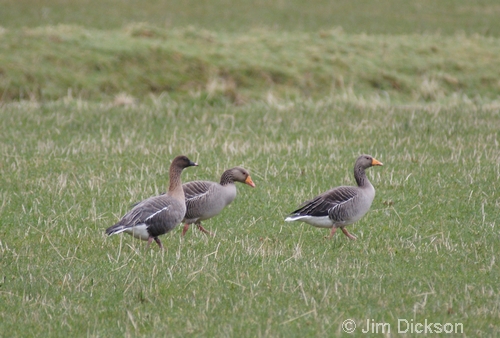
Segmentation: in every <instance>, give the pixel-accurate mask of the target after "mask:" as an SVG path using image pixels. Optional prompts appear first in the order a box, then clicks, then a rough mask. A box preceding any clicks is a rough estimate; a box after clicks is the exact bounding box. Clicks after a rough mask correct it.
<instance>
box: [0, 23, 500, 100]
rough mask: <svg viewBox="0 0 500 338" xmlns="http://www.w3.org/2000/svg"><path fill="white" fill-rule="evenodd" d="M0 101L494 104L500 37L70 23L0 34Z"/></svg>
mask: <svg viewBox="0 0 500 338" xmlns="http://www.w3.org/2000/svg"><path fill="white" fill-rule="evenodd" d="M0 36H1V37H2V39H1V40H0V47H1V48H0V74H1V75H2V76H1V77H0V95H1V96H0V97H1V98H2V100H3V101H13V100H19V99H24V100H37V101H40V100H43V101H47V100H48V101H52V100H57V99H61V98H63V97H67V96H73V97H78V98H81V99H85V100H93V101H95V100H107V101H110V100H113V99H114V97H116V96H118V95H120V96H124V95H125V96H128V97H130V98H133V99H135V100H139V101H144V100H148V98H149V95H150V94H151V95H154V96H158V95H161V94H163V93H168V95H169V96H170V97H172V98H174V99H176V100H180V101H185V100H195V101H198V100H199V99H205V100H206V101H209V102H212V103H220V102H223V103H224V102H228V103H232V104H233V103H234V104H237V105H242V104H247V103H250V102H252V101H255V100H257V101H260V100H265V99H267V98H268V97H269V95H271V96H274V97H278V98H280V99H295V98H310V99H314V100H316V99H321V98H323V97H325V96H345V95H352V94H353V95H355V96H358V97H364V98H366V99H369V100H374V99H378V100H385V101H389V102H396V103H401V102H429V101H436V102H440V101H442V100H445V99H446V98H449V97H453V96H459V97H460V96H464V95H465V96H467V97H469V98H471V99H475V98H480V100H486V99H489V100H494V99H497V98H498V93H499V92H500V81H499V79H500V58H499V57H498V55H500V39H499V38H492V37H483V36H465V35H455V36H444V37H443V36H440V35H399V36H389V35H374V36H373V35H356V34H346V33H344V32H343V31H341V30H328V31H320V32H316V33H294V34H290V33H286V32H273V31H269V30H260V31H254V32H249V33H242V34H235V33H217V32H213V31H207V30H203V29H194V28H178V29H172V30H166V29H160V28H157V27H154V26H151V25H146V24H137V25H131V26H128V27H126V28H124V29H122V30H117V31H102V30H95V29H86V28H82V27H75V26H56V27H41V28H34V29H8V30H5V31H4V32H3V33H0Z"/></svg>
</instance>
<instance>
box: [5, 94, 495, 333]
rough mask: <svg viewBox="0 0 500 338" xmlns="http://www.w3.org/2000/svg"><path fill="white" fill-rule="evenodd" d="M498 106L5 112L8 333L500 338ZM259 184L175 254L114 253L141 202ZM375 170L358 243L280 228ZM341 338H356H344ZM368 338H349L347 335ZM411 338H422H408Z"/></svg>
mask: <svg viewBox="0 0 500 338" xmlns="http://www.w3.org/2000/svg"><path fill="white" fill-rule="evenodd" d="M498 109H499V108H498V105H496V106H495V104H485V105H477V104H474V103H472V102H470V101H468V102H465V101H457V102H455V103H454V104H448V105H443V104H427V105H417V106H410V105H406V106H400V107H395V106H391V105H387V104H385V103H383V102H379V103H378V104H373V103H369V102H366V101H363V100H356V99H352V100H345V101H343V102H340V101H315V102H311V101H291V100H290V101H286V102H279V101H275V102H274V103H272V102H270V103H267V104H265V103H253V104H249V105H246V106H244V107H229V106H228V107H226V108H217V107H213V106H212V107H210V106H207V105H205V104H202V103H198V104H194V103H189V104H188V103H185V104H178V103H175V102H173V101H171V100H168V99H166V98H159V99H158V100H157V101H155V103H154V104H148V105H136V106H127V107H116V106H113V105H111V104H96V103H89V102H85V101H80V100H74V99H69V98H66V100H65V101H61V102H55V103H37V102H31V103H30V102H23V103H12V104H8V105H4V106H3V107H2V109H1V110H0V127H1V129H2V133H1V134H0V155H1V156H2V158H3V160H2V162H1V163H0V187H2V190H1V197H2V199H1V203H0V220H1V221H0V222H1V226H0V264H1V269H0V317H1V318H0V332H2V333H4V334H5V333H8V335H9V336H12V337H15V336H27V335H37V334H38V333H40V332H44V333H46V334H47V335H50V336H54V337H57V336H61V337H62V336H68V335H72V336H95V337H97V336H164V335H168V336H175V337H180V336H227V337H234V336H241V337H257V336H267V337H269V336H287V337H304V336H325V337H326V336H332V335H342V334H343V331H342V329H341V323H342V322H343V321H344V320H346V319H349V318H350V319H353V320H354V321H355V322H356V323H357V325H358V331H356V332H357V335H359V336H361V335H362V334H361V333H360V331H359V330H361V329H363V328H364V329H366V327H365V322H366V320H367V319H373V320H374V321H377V322H387V323H390V325H391V328H392V334H394V333H395V332H396V330H397V323H398V319H401V318H402V319H407V320H408V321H411V320H412V319H413V320H414V322H424V320H425V319H427V320H428V321H432V322H438V323H443V324H444V323H462V324H463V328H464V334H463V336H484V337H490V336H495V335H498V334H499V332H498V326H497V325H495V324H494V323H496V322H497V321H498V319H499V317H500V309H499V307H498V304H499V299H500V289H499V286H498V279H499V278H500V276H499V271H500V270H499V269H498V262H499V261H500V259H499V257H498V250H497V248H498V246H499V245H500V243H499V236H498V216H497V212H496V211H497V209H498V206H499V203H500V202H499V199H498V194H497V191H498V189H499V186H498V180H497V178H498V175H499V172H500V160H499V148H498V130H499V128H500V125H499V121H500V119H499V118H498V117H499V113H498V112H499V110H498ZM180 153H184V154H187V155H189V156H190V157H192V158H193V159H194V160H196V161H197V162H199V163H200V167H198V168H190V169H189V170H186V172H185V173H184V174H183V179H184V180H186V181H188V180H193V179H211V180H216V179H217V178H218V176H219V175H220V173H221V172H222V171H223V170H224V168H228V167H230V166H234V165H242V166H244V167H246V168H248V169H249V170H250V171H251V173H252V177H253V178H254V181H255V183H256V184H257V187H256V188H255V189H250V188H248V187H246V186H243V185H240V186H239V187H238V188H239V195H238V197H237V199H236V201H235V202H234V203H233V204H232V205H231V206H230V207H229V208H228V209H227V210H225V211H224V212H223V214H222V215H220V216H219V217H218V218H216V219H213V220H210V221H207V222H206V223H205V226H206V227H207V229H208V230H210V231H214V232H216V236H215V237H207V236H205V235H204V234H202V233H201V232H199V231H196V230H194V229H192V230H190V232H189V233H188V234H187V236H186V238H185V239H181V236H180V232H181V229H180V228H178V229H176V230H175V231H173V232H172V233H171V234H168V235H166V236H164V238H163V242H164V244H165V246H166V251H165V252H161V251H159V250H158V248H156V247H154V246H153V247H151V248H149V249H148V248H146V245H145V243H144V242H140V241H137V240H134V239H133V238H131V237H130V236H125V235H123V236H115V237H110V238H106V236H105V235H104V229H105V228H106V227H107V226H109V225H111V224H113V223H114V222H115V221H116V220H117V219H118V217H119V216H120V215H122V214H123V213H124V212H125V211H126V210H127V208H128V207H129V205H130V204H131V203H133V202H135V201H138V200H140V199H143V198H146V197H148V196H151V195H154V194H157V193H159V192H161V191H164V189H165V186H166V183H167V178H166V171H167V168H168V166H169V163H170V160H171V159H172V158H173V157H174V156H175V155H177V154H180ZM360 153H371V154H372V155H374V156H376V158H378V159H379V160H381V161H382V162H384V167H377V168H371V169H370V170H369V177H370V179H371V180H372V182H373V184H374V186H375V188H376V190H377V196H376V198H375V201H374V204H373V207H372V210H371V211H370V213H369V214H368V215H367V216H366V217H365V218H364V219H363V220H361V221H360V222H359V223H358V224H356V225H354V226H352V227H351V229H350V231H351V232H352V233H353V234H355V235H357V236H358V240H357V241H349V240H348V239H347V238H345V236H343V235H342V234H341V233H339V234H337V235H336V237H335V238H334V239H333V240H328V239H325V238H324V237H325V236H326V235H327V234H328V231H327V230H321V229H316V228H312V227H310V226H308V225H301V224H289V223H285V222H284V221H283V218H284V216H285V215H286V213H287V212H289V211H291V210H293V208H294V207H295V206H297V205H298V204H299V203H300V202H302V201H303V200H305V199H307V198H309V197H311V196H313V195H315V194H317V193H319V192H321V191H324V190H326V189H328V188H330V187H332V186H336V185H339V184H352V183H353V178H352V165H353V162H354V159H355V158H356V156H357V155H358V154H360ZM345 336H348V335H347V334H345ZM355 336H356V334H355ZM410 336H412V335H410Z"/></svg>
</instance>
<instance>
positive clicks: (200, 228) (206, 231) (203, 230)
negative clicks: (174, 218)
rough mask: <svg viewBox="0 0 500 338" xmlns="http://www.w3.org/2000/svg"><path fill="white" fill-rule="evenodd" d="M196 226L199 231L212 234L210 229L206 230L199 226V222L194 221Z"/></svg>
mask: <svg viewBox="0 0 500 338" xmlns="http://www.w3.org/2000/svg"><path fill="white" fill-rule="evenodd" d="M195 224H196V225H197V226H198V229H199V230H200V231H201V232H204V233H206V234H207V235H209V236H213V235H214V234H212V233H211V232H210V231H208V230H207V229H205V228H204V227H202V226H201V222H196V223H195Z"/></svg>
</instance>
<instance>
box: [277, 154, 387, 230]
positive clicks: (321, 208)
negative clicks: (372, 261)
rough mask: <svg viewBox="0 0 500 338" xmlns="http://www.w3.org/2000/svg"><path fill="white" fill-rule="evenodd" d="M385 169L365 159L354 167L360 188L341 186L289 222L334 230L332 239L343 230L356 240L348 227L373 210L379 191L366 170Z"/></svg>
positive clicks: (305, 206)
mask: <svg viewBox="0 0 500 338" xmlns="http://www.w3.org/2000/svg"><path fill="white" fill-rule="evenodd" d="M381 165H383V164H382V163H381V162H379V161H378V160H376V159H374V158H373V157H372V156H370V155H361V156H359V157H358V159H357V160H356V163H355V164H354V178H355V179H356V183H357V184H358V186H357V187H352V186H340V187H337V188H333V189H331V190H328V191H326V192H324V193H322V194H320V195H318V196H316V197H314V198H313V199H311V200H309V201H307V202H305V203H303V204H302V205H301V206H300V207H299V208H298V209H297V210H295V211H293V212H292V213H291V214H290V216H288V217H287V218H286V219H285V221H287V222H293V221H302V222H305V223H308V224H310V225H312V226H315V227H319V228H332V230H331V232H330V238H331V237H332V236H333V235H334V234H335V232H336V231H337V228H340V229H341V230H342V232H343V233H344V235H346V236H347V237H349V238H350V239H356V237H355V236H353V235H351V234H350V233H349V232H348V231H347V230H346V229H345V227H346V226H347V225H349V224H352V223H354V222H357V221H359V220H360V219H361V218H362V217H363V216H364V215H365V214H366V213H367V212H368V210H370V207H371V205H372V202H373V199H374V198H375V189H374V188H373V185H372V184H371V183H370V181H369V180H368V178H367V177H366V173H365V170H366V169H367V168H369V167H371V166H381Z"/></svg>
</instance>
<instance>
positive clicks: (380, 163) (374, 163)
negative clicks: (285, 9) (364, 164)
mask: <svg viewBox="0 0 500 338" xmlns="http://www.w3.org/2000/svg"><path fill="white" fill-rule="evenodd" d="M372 165H384V164H383V163H382V162H380V161H378V160H376V159H372Z"/></svg>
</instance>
